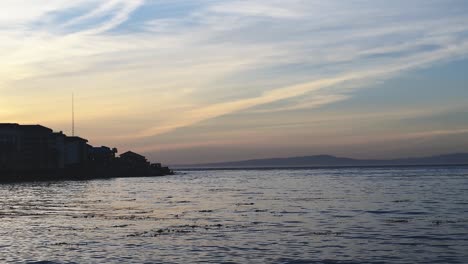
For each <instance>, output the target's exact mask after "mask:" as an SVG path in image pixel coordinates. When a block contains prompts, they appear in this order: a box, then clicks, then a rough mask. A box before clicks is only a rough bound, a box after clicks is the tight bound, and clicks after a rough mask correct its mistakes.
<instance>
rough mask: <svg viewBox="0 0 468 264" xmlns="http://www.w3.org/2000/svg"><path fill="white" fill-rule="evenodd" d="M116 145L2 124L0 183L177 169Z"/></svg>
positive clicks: (148, 173) (41, 128)
mask: <svg viewBox="0 0 468 264" xmlns="http://www.w3.org/2000/svg"><path fill="white" fill-rule="evenodd" d="M117 153H118V150H117V149H116V148H109V147H106V146H100V147H94V146H92V145H90V144H88V140H86V139H84V138H80V137H77V136H67V135H65V134H63V132H61V131H60V132H53V131H52V129H50V128H47V127H44V126H41V125H19V124H15V123H0V183H3V182H23V181H50V180H91V179H103V178H104V179H106V178H119V177H155V176H164V175H172V174H174V172H173V171H172V170H171V169H170V168H169V167H165V166H162V165H161V163H151V162H149V161H148V160H147V159H146V157H145V156H143V155H140V154H138V153H135V152H132V151H127V152H125V153H123V154H120V155H119V156H117V155H116V154H117Z"/></svg>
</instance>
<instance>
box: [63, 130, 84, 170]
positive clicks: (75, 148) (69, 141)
mask: <svg viewBox="0 0 468 264" xmlns="http://www.w3.org/2000/svg"><path fill="white" fill-rule="evenodd" d="M87 142H88V140H86V139H84V138H80V137H65V166H66V167H80V166H81V167H83V166H85V165H86V164H87V163H88V145H87Z"/></svg>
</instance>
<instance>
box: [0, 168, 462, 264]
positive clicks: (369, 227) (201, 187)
mask: <svg viewBox="0 0 468 264" xmlns="http://www.w3.org/2000/svg"><path fill="white" fill-rule="evenodd" d="M0 195H1V197H2V199H1V200H0V227H1V228H0V262H1V263H3V262H35V261H50V262H57V263H69V262H74V263H117V262H120V263H145V262H146V263H196V262H213V263H223V262H225V263H226V262H231V263H468V167H446V168H443V167H437V168H380V169H376V168H373V169H369V168H368V169H358V168H353V169H320V170H317V169H316V170H237V171H195V172H193V171H192V172H190V171H187V172H185V174H181V175H176V176H169V177H159V178H125V179H123V178H121V179H112V180H95V181H86V182H78V181H69V182H50V183H21V184H3V185H0Z"/></svg>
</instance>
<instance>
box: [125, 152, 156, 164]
mask: <svg viewBox="0 0 468 264" xmlns="http://www.w3.org/2000/svg"><path fill="white" fill-rule="evenodd" d="M120 159H121V160H122V161H123V162H125V163H128V164H132V165H146V166H148V165H149V162H148V160H147V159H146V157H145V156H142V155H140V154H138V153H135V152H132V151H127V152H125V153H123V154H120Z"/></svg>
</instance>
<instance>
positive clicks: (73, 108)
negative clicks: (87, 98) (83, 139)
mask: <svg viewBox="0 0 468 264" xmlns="http://www.w3.org/2000/svg"><path fill="white" fill-rule="evenodd" d="M72 136H75V94H74V93H72Z"/></svg>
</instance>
